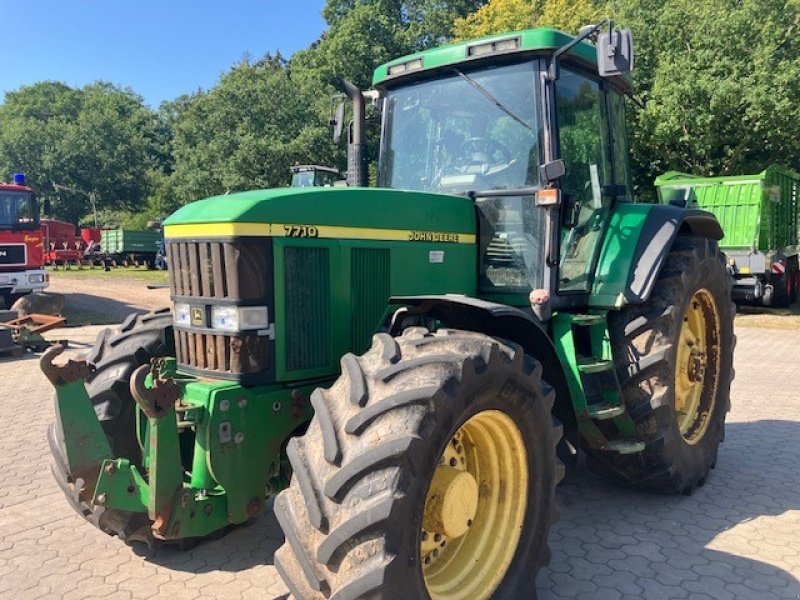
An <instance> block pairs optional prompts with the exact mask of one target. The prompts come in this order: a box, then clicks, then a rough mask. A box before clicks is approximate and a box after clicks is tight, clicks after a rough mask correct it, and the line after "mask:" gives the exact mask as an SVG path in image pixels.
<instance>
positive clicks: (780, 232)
mask: <svg viewBox="0 0 800 600" xmlns="http://www.w3.org/2000/svg"><path fill="white" fill-rule="evenodd" d="M655 184H656V187H657V188H658V193H659V198H660V200H661V202H662V203H664V204H673V205H679V206H686V207H698V208H701V209H703V210H707V211H709V212H711V213H713V214H714V215H716V217H717V219H718V220H719V222H720V224H721V225H722V227H723V229H724V231H725V237H724V238H723V239H722V240H721V242H720V249H721V250H722V251H723V252H725V254H726V256H727V258H728V264H729V267H730V268H731V270H732V272H733V274H734V277H735V286H734V290H733V294H734V299H735V300H737V301H744V302H753V301H755V302H759V303H763V304H767V305H775V306H787V305H788V304H791V303H793V302H795V301H796V300H797V291H798V287H799V284H800V270H798V229H800V208H799V207H798V194H799V193H800V175H798V174H797V173H795V172H794V171H791V170H789V169H786V168H783V167H779V166H770V167H769V168H767V169H765V170H764V171H762V172H761V173H757V174H755V175H737V176H731V177H697V176H695V175H689V174H687V173H679V172H675V171H671V172H668V173H665V174H664V175H661V176H660V177H658V178H657V179H656V181H655Z"/></svg>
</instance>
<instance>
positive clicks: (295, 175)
mask: <svg viewBox="0 0 800 600" xmlns="http://www.w3.org/2000/svg"><path fill="white" fill-rule="evenodd" d="M290 168H291V171H292V182H291V184H290V187H293V188H304V187H332V186H334V185H336V184H337V182H338V181H340V180H341V174H340V173H339V169H334V168H333V167H322V166H320V165H294V166H293V167H290Z"/></svg>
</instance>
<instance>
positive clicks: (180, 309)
mask: <svg viewBox="0 0 800 600" xmlns="http://www.w3.org/2000/svg"><path fill="white" fill-rule="evenodd" d="M174 312H175V324H176V325H183V326H185V327H188V326H189V325H190V324H191V317H190V314H191V311H190V310H189V305H188V304H176V305H175V309H174Z"/></svg>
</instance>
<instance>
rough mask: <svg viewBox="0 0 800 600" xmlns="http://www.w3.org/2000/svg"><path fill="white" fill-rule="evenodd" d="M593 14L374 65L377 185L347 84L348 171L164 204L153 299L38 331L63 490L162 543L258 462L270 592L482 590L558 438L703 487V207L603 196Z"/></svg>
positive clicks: (501, 587)
mask: <svg viewBox="0 0 800 600" xmlns="http://www.w3.org/2000/svg"><path fill="white" fill-rule="evenodd" d="M603 28H604V25H603V24H601V25H597V26H594V27H591V28H588V29H585V30H584V31H583V33H582V34H581V35H580V36H579V37H577V38H576V37H571V36H568V35H566V34H563V33H561V32H557V31H554V30H550V29H535V30H527V31H520V32H515V33H509V34H505V35H498V36H492V37H487V38H481V39H479V40H473V41H467V42H460V43H457V44H453V45H449V46H444V47H440V48H435V49H432V50H429V51H426V52H421V53H418V54H414V55H411V56H407V57H403V58H400V59H397V60H393V61H391V62H389V63H388V64H385V65H382V66H380V67H378V69H377V70H376V71H375V75H374V85H375V88H376V90H377V91H376V92H375V93H374V94H373V95H377V96H378V97H379V98H380V100H379V103H380V105H381V106H382V115H383V128H382V139H381V152H380V164H379V165H378V169H377V176H378V185H379V186H380V187H379V188H377V189H376V188H366V187H364V186H365V185H366V180H367V164H366V159H365V152H364V150H365V141H364V104H365V100H364V95H363V94H362V92H361V91H359V90H358V89H357V88H356V87H355V86H353V85H352V84H349V83H347V84H346V85H345V89H346V92H347V95H348V96H349V98H350V99H351V100H352V104H353V122H352V125H351V127H350V128H349V145H348V184H349V186H348V187H335V188H319V187H313V188H308V189H298V188H283V189H276V190H256V191H249V192H243V193H239V194H233V195H228V196H218V197H214V198H208V199H206V200H201V201H199V202H195V203H192V204H189V205H187V206H184V207H183V208H181V209H180V210H178V211H177V212H176V213H174V214H173V215H172V216H171V217H169V218H168V219H167V220H166V222H165V229H164V231H165V237H166V240H167V252H168V255H169V263H170V278H171V291H172V299H173V302H174V305H173V309H172V311H171V312H170V311H163V312H156V313H152V314H149V315H145V316H131V317H130V318H129V319H128V320H126V321H125V323H123V325H122V327H121V329H120V331H119V332H117V333H111V332H106V333H105V334H103V335H101V337H100V338H99V339H98V342H97V345H96V346H95V348H94V350H93V351H92V352H91V353H90V354H89V356H88V357H87V360H86V361H85V362H83V361H71V362H69V363H68V364H67V365H63V366H58V365H56V364H54V363H53V359H54V358H55V357H56V356H57V355H58V354H59V353H60V352H61V351H62V350H61V348H59V347H54V348H52V349H51V350H49V351H48V352H47V353H46V354H45V355H44V356H43V357H42V368H43V371H44V372H45V374H46V375H47V376H48V378H49V379H50V381H51V382H52V383H53V384H54V386H55V388H56V409H57V411H56V415H57V417H56V423H55V425H54V426H53V427H51V429H50V433H49V439H50V444H51V448H52V452H53V458H54V474H55V476H56V478H57V480H58V481H59V483H60V484H61V486H62V488H63V489H64V491H65V493H66V495H67V498H68V499H69V501H70V502H71V503H72V505H73V506H74V507H75V508H76V510H78V512H79V513H80V514H81V515H83V516H84V517H85V518H86V519H88V520H89V521H90V522H92V523H93V524H95V525H96V526H97V527H99V528H100V529H102V530H103V531H105V532H107V533H109V534H114V535H118V536H120V537H121V538H123V539H125V540H127V541H136V540H143V541H149V542H153V541H159V540H167V541H180V540H186V539H192V538H198V537H203V536H208V535H210V534H212V533H214V532H218V531H220V530H222V529H224V528H225V527H228V526H231V525H235V524H238V523H243V522H245V521H247V520H248V519H251V518H253V517H255V516H257V515H258V514H260V513H261V512H262V511H263V510H264V506H265V505H264V495H265V490H266V493H267V495H274V494H276V493H278V492H279V491H281V490H283V492H281V493H280V494H279V495H278V496H277V498H276V499H275V503H274V509H275V513H276V515H277V518H278V521H279V522H280V525H281V527H282V528H283V530H284V532H285V534H286V543H285V544H284V545H283V546H282V547H281V548H280V549H279V550H278V552H277V553H276V554H275V565H276V567H277V569H278V571H279V572H280V574H281V576H282V577H283V579H284V581H285V582H286V584H287V585H288V587H289V588H290V590H291V591H292V593H293V594H294V596H295V598H298V599H303V600H320V599H323V598H329V599H334V598H335V599H337V600H342V599H351V600H352V599H366V598H370V599H374V598H384V599H390V600H395V599H397V600H399V599H404V600H405V599H409V598H430V599H433V600H443V599H445V598H454V597H458V598H469V599H471V600H488V599H489V598H509V599H511V598H533V597H535V589H534V588H535V583H534V582H535V577H536V573H537V571H538V570H539V569H540V568H541V567H542V566H543V565H544V564H546V563H547V561H548V560H549V557H550V553H549V551H548V547H547V536H548V530H549V528H550V526H551V524H552V523H553V521H554V520H555V519H556V514H557V510H556V503H555V496H554V494H555V487H556V485H557V483H558V482H559V480H560V479H561V477H562V476H563V473H564V464H563V463H562V460H561V459H560V458H559V457H562V458H564V459H566V460H569V461H571V460H574V459H575V456H576V454H577V453H578V452H579V451H583V452H585V453H586V456H587V462H588V464H589V466H590V467H591V468H592V469H594V470H596V471H598V472H600V473H602V474H604V475H606V476H608V477H610V478H612V479H614V480H615V481H619V482H621V483H624V484H626V485H629V486H634V487H639V488H647V489H652V490H657V491H659V492H678V493H681V492H682V493H690V492H691V491H692V490H693V489H694V488H695V487H697V486H700V485H703V483H704V482H705V480H706V477H707V476H708V473H709V470H710V469H711V468H712V467H713V466H714V465H715V463H716V460H717V451H718V448H719V444H720V442H721V441H722V438H723V433H724V422H725V415H726V412H727V411H728V408H729V389H730V382H731V378H732V357H733V344H734V340H733V327H732V320H733V310H734V309H733V306H732V304H731V302H730V291H731V284H732V282H731V277H730V275H729V273H728V271H727V267H726V262H725V259H724V257H723V255H722V254H721V252H720V251H719V247H718V244H717V242H718V240H720V239H721V238H722V237H723V232H722V229H721V228H720V226H719V223H718V222H717V220H716V219H715V218H714V216H713V215H712V214H709V213H707V212H703V211H699V210H693V209H686V208H683V207H677V206H669V205H663V206H662V205H654V204H635V203H633V202H632V201H631V195H630V186H629V178H628V147H627V142H626V131H625V110H624V108H625V106H624V97H625V95H626V94H629V93H630V92H631V79H630V76H629V71H630V68H631V66H632V63H633V54H632V47H631V37H630V32H625V31H618V30H615V29H612V28H611V26H610V25H609V27H608V29H607V30H605V29H603ZM601 29H603V31H602V33H599V32H600V31H601ZM598 33H599V35H598V37H597V39H596V44H594V43H591V42H590V41H589V39H590V36H592V35H594V34H598ZM290 477H291V483H289V482H290ZM287 486H288V487H287Z"/></svg>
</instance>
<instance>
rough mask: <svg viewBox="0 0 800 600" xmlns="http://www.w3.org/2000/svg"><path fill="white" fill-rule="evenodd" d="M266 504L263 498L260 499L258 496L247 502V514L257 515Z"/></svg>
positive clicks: (250, 515)
mask: <svg viewBox="0 0 800 600" xmlns="http://www.w3.org/2000/svg"><path fill="white" fill-rule="evenodd" d="M263 505H264V502H263V500H259V499H258V498H253V499H252V500H250V502H248V504H247V516H248V517H255V516H258V514H259V513H260V512H261V507H262V506H263Z"/></svg>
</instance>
